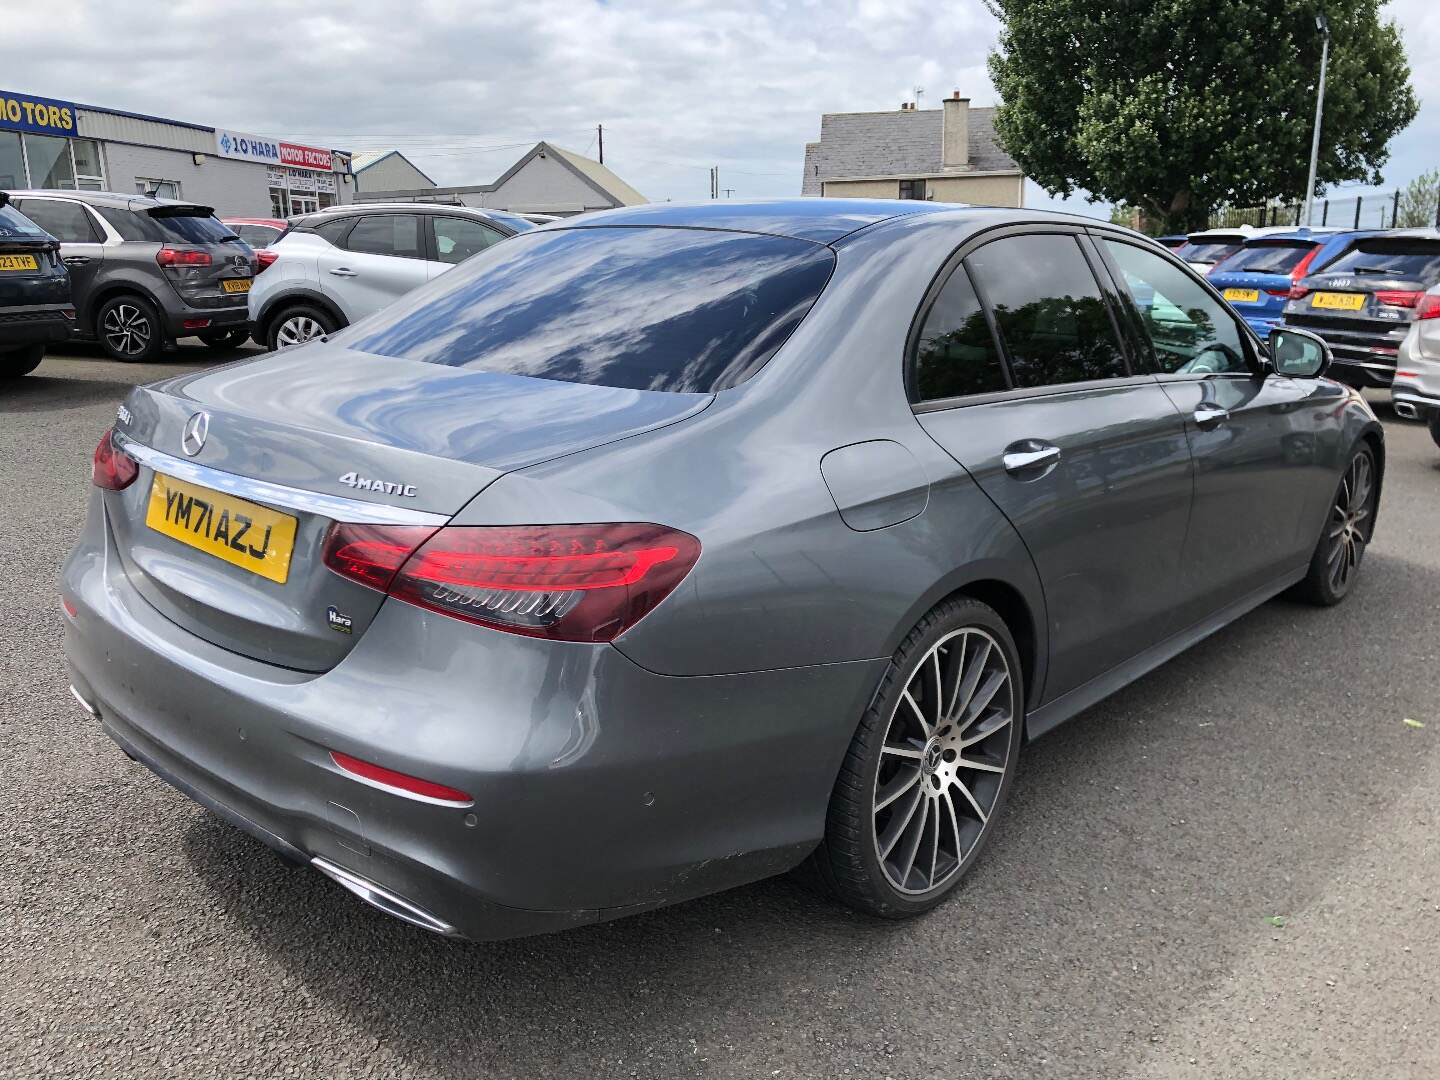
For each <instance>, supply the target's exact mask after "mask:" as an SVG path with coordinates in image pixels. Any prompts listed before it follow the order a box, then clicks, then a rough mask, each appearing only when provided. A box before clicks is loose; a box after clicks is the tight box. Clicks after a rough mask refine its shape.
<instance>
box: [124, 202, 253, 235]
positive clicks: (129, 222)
mask: <svg viewBox="0 0 1440 1080" xmlns="http://www.w3.org/2000/svg"><path fill="white" fill-rule="evenodd" d="M95 210H96V212H98V213H99V215H100V216H101V217H103V218H104V219H105V220H106V221H107V222H109V223H110V227H111V228H112V229H114V230H115V231H116V232H117V233H119V234H120V238H121V239H122V240H141V241H144V242H146V243H151V244H216V243H220V242H222V241H224V240H233V239H234V238H235V234H234V233H232V232H231V231H230V230H229V229H228V228H226V227H225V226H224V225H222V224H221V223H220V220H219V219H218V218H216V217H213V216H211V215H209V214H173V213H162V214H161V215H158V216H157V215H155V214H151V213H148V212H146V211H144V210H126V209H123V208H121V207H118V206H97V207H96V208H95Z"/></svg>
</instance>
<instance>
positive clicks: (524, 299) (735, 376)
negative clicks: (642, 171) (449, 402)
mask: <svg viewBox="0 0 1440 1080" xmlns="http://www.w3.org/2000/svg"><path fill="white" fill-rule="evenodd" d="M834 265H835V257H834V255H833V254H832V253H831V251H830V249H829V248H827V247H824V246H822V245H820V244H814V243H810V242H809V241H805V240H794V239H790V238H788V237H779V236H756V235H753V234H750V233H732V232H719V231H714V230H699V229H666V228H634V227H631V228H623V227H619V228H615V227H612V228H577V229H561V230H555V231H551V230H540V231H532V232H528V233H523V234H521V235H519V236H517V237H514V238H513V239H511V240H507V241H505V242H504V243H503V244H496V245H494V246H493V247H490V248H487V249H486V250H485V251H483V252H481V253H480V254H479V255H477V256H475V257H474V258H473V259H470V260H468V261H467V262H465V263H463V264H462V265H460V266H459V267H457V268H456V269H455V270H452V271H450V272H449V273H447V274H445V275H444V276H443V277H442V278H439V279H437V280H436V281H435V282H433V283H432V284H431V285H429V286H426V287H425V288H422V289H420V290H418V291H417V292H415V293H412V294H411V295H409V296H407V297H405V298H403V299H401V300H400V301H398V302H397V303H395V304H394V305H392V306H391V307H389V308H386V309H385V310H383V311H381V312H379V313H378V314H376V315H375V316H373V317H372V318H370V319H367V320H365V321H364V322H362V323H360V324H359V325H357V326H356V327H355V329H354V331H353V336H352V337H351V338H350V340H349V341H347V342H346V344H348V345H349V346H350V347H351V348H352V349H357V350H359V351H361V352H368V353H376V354H378V355H381V356H394V357H398V358H402V359H406V360H421V361H424V362H426V363H431V364H445V365H447V366H449V367H463V368H472V369H476V370H481V371H495V372H504V373H507V374H512V375H529V376H532V377H534V378H539V379H555V380H558V381H561V382H577V383H593V384H597V385H602V386H615V387H623V388H627V389H633V390H663V391H671V392H677V393H712V392H714V391H717V390H723V389H725V388H727V387H731V386H735V385H737V384H738V383H741V382H744V381H745V380H746V379H747V378H749V377H750V376H751V375H753V374H754V373H755V372H756V371H758V370H759V369H760V368H761V367H762V366H764V364H765V363H766V361H768V360H769V359H770V357H771V356H773V355H774V354H775V352H776V350H778V349H779V348H780V346H781V345H782V344H784V342H785V339H786V338H788V337H789V336H790V334H791V332H792V331H793V330H794V329H795V327H796V326H798V325H799V323H800V320H801V319H803V318H804V317H805V314H806V312H808V311H809V310H810V307H811V305H812V304H814V303H815V300H816V298H817V297H818V296H819V295H820V292H821V290H823V289H824V288H825V283H826V282H827V281H828V280H829V278H830V272H831V270H832V269H833V268H834Z"/></svg>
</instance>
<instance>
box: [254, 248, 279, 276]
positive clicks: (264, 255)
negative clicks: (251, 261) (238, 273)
mask: <svg viewBox="0 0 1440 1080" xmlns="http://www.w3.org/2000/svg"><path fill="white" fill-rule="evenodd" d="M279 257H280V255H279V253H278V252H274V251H271V250H270V249H269V248H260V249H259V250H258V251H256V252H255V273H257V274H258V273H260V271H262V270H264V269H265V268H266V267H267V266H269V265H270V264H271V263H273V262H274V261H275V260H276V259H278V258H279Z"/></svg>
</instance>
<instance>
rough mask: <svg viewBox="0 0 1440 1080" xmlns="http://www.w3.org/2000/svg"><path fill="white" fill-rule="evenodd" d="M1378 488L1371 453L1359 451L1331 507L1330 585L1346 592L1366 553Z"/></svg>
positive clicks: (1327, 559) (1327, 566)
mask: <svg viewBox="0 0 1440 1080" xmlns="http://www.w3.org/2000/svg"><path fill="white" fill-rule="evenodd" d="M1374 490H1375V467H1374V465H1373V463H1372V462H1371V461H1370V455H1369V454H1356V455H1355V459H1354V460H1353V461H1351V462H1350V468H1348V469H1347V470H1345V476H1344V478H1343V479H1342V480H1341V481H1340V490H1339V491H1338V492H1336V494H1335V503H1334V505H1333V506H1331V508H1330V526H1329V527H1330V532H1329V539H1330V551H1329V553H1328V555H1327V556H1326V564H1325V565H1326V572H1327V573H1328V574H1329V575H1330V588H1331V589H1332V590H1333V591H1335V592H1337V593H1340V592H1344V591H1345V590H1346V589H1348V588H1349V587H1350V581H1351V579H1352V578H1353V577H1354V576H1355V571H1356V569H1357V568H1358V567H1359V565H1360V560H1361V558H1362V557H1363V556H1364V555H1365V544H1366V543H1367V542H1368V537H1369V534H1368V532H1367V530H1368V529H1369V527H1370V496H1371V494H1372V493H1373V492H1374Z"/></svg>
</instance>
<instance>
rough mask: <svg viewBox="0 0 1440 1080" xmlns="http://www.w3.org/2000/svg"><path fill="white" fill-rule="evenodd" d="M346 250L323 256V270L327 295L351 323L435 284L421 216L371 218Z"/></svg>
mask: <svg viewBox="0 0 1440 1080" xmlns="http://www.w3.org/2000/svg"><path fill="white" fill-rule="evenodd" d="M344 245H345V246H344V248H327V249H326V250H325V251H323V252H321V253H320V255H319V266H318V269H319V273H320V287H321V289H322V290H323V291H324V292H325V294H326V295H327V296H329V297H330V298H331V299H333V300H334V301H335V303H336V305H337V306H339V308H340V310H341V311H342V312H343V313H344V315H345V319H346V321H347V322H355V321H356V320H357V319H363V318H364V317H365V316H366V315H369V314H371V313H372V312H376V311H379V310H380V309H381V308H383V307H385V306H386V305H387V304H389V303H390V302H392V301H394V300H397V299H399V298H400V297H402V296H404V295H405V294H406V293H407V292H409V291H410V290H411V289H414V288H417V287H419V286H421V285H424V284H425V282H426V281H427V280H428V279H429V276H430V268H429V264H428V263H427V262H426V260H425V246H424V243H423V241H422V237H421V232H420V217H419V216H418V215H416V214H386V213H379V214H367V215H366V216H365V217H362V218H361V219H360V220H359V221H357V222H356V223H355V225H354V227H353V228H352V229H351V230H350V232H349V233H348V234H347V235H346V236H345V239H344Z"/></svg>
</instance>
